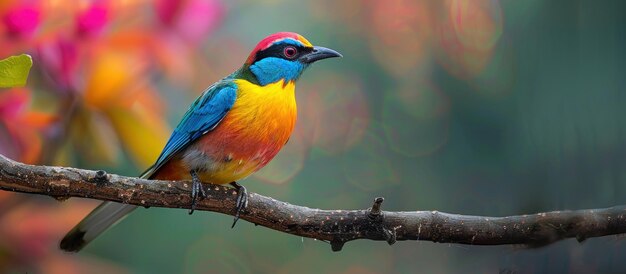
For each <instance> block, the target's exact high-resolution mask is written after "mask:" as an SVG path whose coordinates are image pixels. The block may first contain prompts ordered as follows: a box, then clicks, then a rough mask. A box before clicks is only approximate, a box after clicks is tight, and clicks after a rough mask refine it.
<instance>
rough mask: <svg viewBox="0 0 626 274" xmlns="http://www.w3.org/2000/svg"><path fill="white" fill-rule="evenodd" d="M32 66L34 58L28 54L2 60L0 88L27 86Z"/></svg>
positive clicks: (0, 63)
mask: <svg viewBox="0 0 626 274" xmlns="http://www.w3.org/2000/svg"><path fill="white" fill-rule="evenodd" d="M32 66H33V58H31V57H30V55H28V54H21V55H17V56H10V57H9V58H6V59H3V60H0V87H2V88H10V87H22V86H24V85H26V79H27V78H28V73H29V72H30V68H31V67H32Z"/></svg>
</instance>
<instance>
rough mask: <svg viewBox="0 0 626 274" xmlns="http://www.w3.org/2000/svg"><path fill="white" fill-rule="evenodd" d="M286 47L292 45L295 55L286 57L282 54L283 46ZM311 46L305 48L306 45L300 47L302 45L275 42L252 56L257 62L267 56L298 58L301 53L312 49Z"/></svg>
mask: <svg viewBox="0 0 626 274" xmlns="http://www.w3.org/2000/svg"><path fill="white" fill-rule="evenodd" d="M287 47H294V48H295V49H296V55H295V56H293V57H291V58H286V57H285V55H284V53H285V52H284V51H285V48H287ZM312 50H313V49H312V48H306V47H302V46H295V45H292V44H276V45H272V46H271V47H269V48H267V49H264V50H262V51H259V52H257V53H256V56H255V58H254V62H257V61H259V60H262V59H263V58H267V57H277V58H282V59H287V60H293V59H296V58H298V57H299V56H300V55H302V54H303V53H307V52H310V51H312Z"/></svg>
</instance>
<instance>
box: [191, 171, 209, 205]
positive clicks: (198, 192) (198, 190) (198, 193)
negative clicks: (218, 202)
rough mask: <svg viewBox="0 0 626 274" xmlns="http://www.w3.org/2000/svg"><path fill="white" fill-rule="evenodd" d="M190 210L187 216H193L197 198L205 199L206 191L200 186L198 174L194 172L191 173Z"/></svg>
mask: <svg viewBox="0 0 626 274" xmlns="http://www.w3.org/2000/svg"><path fill="white" fill-rule="evenodd" d="M190 173H191V182H192V185H191V208H190V209H189V215H191V214H193V211H194V210H195V209H196V205H197V203H198V197H200V198H202V199H204V198H206V197H207V194H206V191H205V190H204V187H203V186H202V182H201V181H200V178H198V174H197V173H196V171H194V170H192V171H191V172H190Z"/></svg>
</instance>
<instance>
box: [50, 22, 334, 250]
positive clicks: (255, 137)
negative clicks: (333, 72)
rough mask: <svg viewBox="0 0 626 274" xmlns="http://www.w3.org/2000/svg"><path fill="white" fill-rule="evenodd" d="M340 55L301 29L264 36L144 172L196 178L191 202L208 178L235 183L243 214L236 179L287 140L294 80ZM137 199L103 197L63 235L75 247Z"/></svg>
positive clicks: (64, 244) (198, 103) (196, 105)
mask: <svg viewBox="0 0 626 274" xmlns="http://www.w3.org/2000/svg"><path fill="white" fill-rule="evenodd" d="M332 57H341V54H339V53H338V52H336V51H334V50H332V49H328V48H324V47H317V46H313V45H312V44H311V43H310V42H309V41H307V40H306V39H305V38H304V37H302V36H301V35H299V34H297V33H293V32H279V33H275V34H272V35H270V36H268V37H266V38H265V39H263V40H261V42H259V44H258V45H257V46H256V47H255V48H254V50H253V51H252V53H250V56H249V57H248V59H247V60H246V62H245V63H244V65H243V66H242V67H241V68H240V69H238V70H237V71H235V72H234V73H232V74H231V75H229V76H227V77H226V78H224V79H222V80H220V81H218V82H216V83H214V84H213V85H211V86H210V87H209V88H207V89H206V90H205V91H204V92H203V93H202V95H200V97H198V98H197V99H196V100H195V101H194V102H193V104H192V105H191V107H190V108H189V110H187V112H186V113H185V116H183V118H182V120H181V121H180V123H179V124H178V126H177V127H176V129H174V132H173V133H172V135H171V137H170V139H169V141H168V142H167V144H166V145H165V148H164V149H163V151H162V152H161V155H160V156H159V158H158V159H157V161H156V163H155V164H154V165H152V167H150V168H148V170H146V171H145V172H144V173H143V174H142V175H141V178H146V179H159V180H192V182H193V187H192V193H191V195H192V204H191V209H190V210H189V214H191V213H192V212H193V210H194V208H195V206H196V201H197V198H198V196H200V197H203V196H206V193H205V190H204V187H203V186H202V182H206V183H213V184H231V185H232V186H233V187H235V188H236V189H237V192H238V195H237V214H236V215H235V220H234V222H233V226H234V225H235V223H236V222H237V220H238V219H239V214H240V212H241V211H242V210H243V209H245V207H246V205H247V193H246V189H245V187H243V186H241V185H240V184H238V183H237V180H240V179H243V178H246V177H247V176H249V175H250V174H252V173H253V172H255V171H257V170H259V169H261V168H262V167H263V166H265V165H266V164H267V163H268V162H269V161H270V160H272V158H274V156H276V154H277V153H278V151H279V150H280V149H281V148H282V147H283V146H284V145H285V144H286V143H287V141H288V140H289V136H290V135H291V132H292V131H293V128H294V125H295V123H296V116H297V115H296V100H295V81H296V80H298V78H299V77H300V75H301V74H302V72H303V71H304V70H305V69H306V68H307V67H308V66H309V65H310V64H312V63H313V62H315V61H318V60H322V59H326V58H332ZM135 208H136V206H134V205H128V204H120V203H114V202H104V203H102V204H100V206H98V207H97V208H96V209H94V210H93V211H92V212H91V213H90V214H89V215H88V216H87V217H85V219H83V220H82V221H81V222H80V223H79V224H78V225H76V227H74V228H73V229H72V230H71V231H70V232H69V233H68V234H67V235H66V236H65V237H64V238H63V240H61V249H63V250H66V251H72V252H76V251H79V250H80V249H82V248H83V247H84V246H85V245H87V244H88V243H89V242H90V241H92V240H93V239H95V238H96V237H97V236H98V235H100V234H101V233H102V232H104V231H105V230H106V229H107V228H109V227H110V226H112V225H113V224H115V223H116V222H117V221H119V220H120V219H121V218H122V217H124V216H126V215H127V214H128V213H130V212H131V211H132V210H134V209H135Z"/></svg>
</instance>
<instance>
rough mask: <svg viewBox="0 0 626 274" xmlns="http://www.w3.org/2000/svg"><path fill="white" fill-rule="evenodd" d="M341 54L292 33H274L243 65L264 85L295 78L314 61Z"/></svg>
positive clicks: (258, 45)
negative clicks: (314, 44)
mask: <svg viewBox="0 0 626 274" xmlns="http://www.w3.org/2000/svg"><path fill="white" fill-rule="evenodd" d="M332 57H341V54H339V53H338V52H336V51H334V50H332V49H328V48H324V47H316V46H313V45H312V44H311V43H310V42H309V41H308V40H306V39H305V38H304V37H302V35H300V34H297V33H293V32H279V33H274V34H272V35H270V36H268V37H265V39H263V40H261V42H259V44H257V46H256V47H255V48H254V50H252V53H250V56H249V57H248V59H247V60H246V63H245V65H244V68H247V69H248V70H249V72H251V73H252V75H254V77H255V78H256V80H257V82H258V83H259V84H260V85H262V86H264V85H267V84H271V83H275V82H277V81H280V80H284V81H285V82H288V81H295V80H297V79H298V77H300V75H301V74H302V72H303V71H304V69H306V68H307V67H308V66H309V65H310V64H312V63H313V62H315V61H318V60H322V59H326V58H332Z"/></svg>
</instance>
